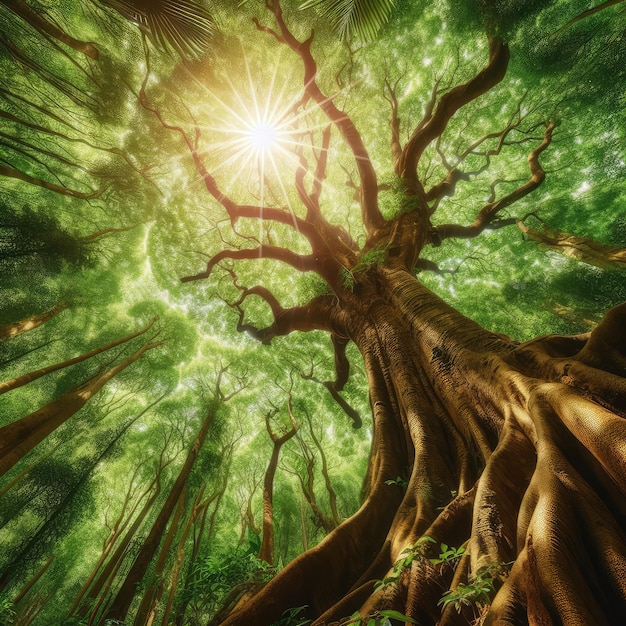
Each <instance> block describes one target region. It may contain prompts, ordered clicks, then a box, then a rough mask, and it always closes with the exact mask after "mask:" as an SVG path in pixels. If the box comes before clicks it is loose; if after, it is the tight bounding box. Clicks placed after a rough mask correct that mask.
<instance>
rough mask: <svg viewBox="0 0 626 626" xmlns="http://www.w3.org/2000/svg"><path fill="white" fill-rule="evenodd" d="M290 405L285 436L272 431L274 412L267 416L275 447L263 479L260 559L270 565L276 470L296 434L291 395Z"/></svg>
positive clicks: (266, 420)
mask: <svg viewBox="0 0 626 626" xmlns="http://www.w3.org/2000/svg"><path fill="white" fill-rule="evenodd" d="M289 403H290V404H289V406H290V409H289V412H290V415H291V423H292V427H291V429H290V430H289V431H288V432H286V433H285V434H284V435H282V436H280V437H279V436H278V435H276V433H274V432H273V431H272V427H271V425H270V419H271V417H272V415H273V412H270V413H268V414H267V415H266V416H265V424H266V426H267V432H268V433H269V435H270V438H271V440H272V442H273V444H274V445H273V447H272V454H271V456H270V462H269V463H268V465H267V469H266V470H265V478H264V479H263V531H262V539H261V550H260V551H259V559H261V561H265V562H266V563H269V565H273V564H274V476H275V475H276V468H277V467H278V459H279V457H280V449H281V448H282V447H283V445H284V444H285V443H287V441H289V440H290V439H291V438H292V437H293V436H294V435H295V434H296V422H295V421H294V418H293V414H291V395H290V396H289Z"/></svg>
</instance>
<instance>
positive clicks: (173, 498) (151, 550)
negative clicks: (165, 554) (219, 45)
mask: <svg viewBox="0 0 626 626" xmlns="http://www.w3.org/2000/svg"><path fill="white" fill-rule="evenodd" d="M225 371H226V369H225V368H224V369H222V370H220V372H219V374H218V376H217V381H216V383H215V392H214V398H213V400H212V401H211V403H210V405H209V407H208V408H207V409H206V414H205V417H204V419H203V420H202V422H201V424H200V428H199V430H198V434H197V435H196V437H195V439H194V441H193V443H192V445H191V447H190V448H189V451H188V453H187V457H186V459H185V461H184V463H183V465H182V467H181V468H180V471H179V473H178V476H177V477H176V480H175V481H174V484H173V485H172V487H171V488H170V490H169V493H168V494H167V498H166V499H165V502H164V503H163V506H162V507H161V509H160V510H159V512H158V514H157V517H156V519H155V520H154V522H153V524H152V527H151V528H150V531H149V532H148V535H147V537H146V538H145V540H144V541H143V543H142V545H141V547H140V549H139V552H138V553H137V556H136V557H135V560H134V562H133V564H132V566H131V568H130V570H129V572H128V574H127V575H126V577H125V578H124V581H123V582H122V584H121V586H120V588H119V589H118V591H117V594H116V595H115V598H114V599H113V602H112V603H111V606H110V607H109V608H108V610H107V611H106V616H105V617H104V618H103V619H102V623H104V620H105V619H111V620H119V621H124V619H125V618H126V614H127V613H128V609H129V608H130V605H131V602H132V601H133V598H134V597H135V594H136V592H137V585H138V583H139V582H141V580H142V579H143V577H144V575H145V574H146V571H147V570H148V567H149V565H150V562H151V561H152V558H153V557H154V555H155V553H156V551H157V550H158V548H159V544H160V543H161V539H162V538H163V534H164V533H165V530H166V528H167V526H168V522H169V521H170V517H171V516H172V513H173V511H174V509H175V508H176V507H177V506H178V503H179V501H180V499H181V498H182V497H183V494H184V492H185V488H186V484H187V481H188V479H189V475H190V473H191V470H192V469H193V466H194V463H195V462H196V459H197V458H198V455H199V454H200V450H201V449H202V446H203V444H204V442H205V440H206V438H207V435H208V433H209V428H210V427H211V424H212V423H213V420H214V418H215V414H216V412H217V410H218V408H219V406H220V404H221V403H223V402H226V401H228V400H229V399H230V398H232V397H233V396H234V395H235V394H237V393H238V392H239V391H240V390H241V389H236V390H235V391H234V392H232V393H230V394H225V393H224V391H223V390H222V389H221V388H220V385H221V383H222V376H223V374H224V372H225ZM181 512H182V508H181ZM173 536H174V535H172V536H171V537H172V540H173Z"/></svg>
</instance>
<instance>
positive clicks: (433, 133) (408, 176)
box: [398, 37, 509, 193]
mask: <svg viewBox="0 0 626 626" xmlns="http://www.w3.org/2000/svg"><path fill="white" fill-rule="evenodd" d="M508 62H509V50H508V46H507V45H506V44H505V43H503V42H502V40H501V39H500V38H498V37H494V38H492V39H490V40H489V62H488V64H487V65H486V66H485V68H484V69H483V70H482V71H481V72H479V73H478V74H477V75H476V76H474V77H473V78H472V79H470V80H469V81H468V82H466V83H464V84H463V85H458V86H457V87H455V88H454V89H452V90H450V91H449V92H448V93H446V94H445V95H443V96H442V97H441V99H440V101H439V104H438V105H437V106H436V108H435V110H434V112H433V113H432V115H431V116H430V117H429V118H428V121H426V122H425V123H421V124H420V125H419V126H418V127H417V128H416V129H415V131H413V134H412V135H411V137H410V139H409V141H408V142H407V144H406V146H405V147H404V151H403V154H402V158H401V159H400V163H399V166H398V169H399V171H400V172H401V174H402V176H403V178H404V180H405V182H406V185H407V188H408V189H409V190H411V191H413V192H414V193H416V192H417V191H418V190H419V189H420V187H421V186H420V183H419V181H418V178H417V165H418V163H419V160H420V158H421V156H422V154H423V153H424V150H425V149H426V148H427V147H428V145H429V144H430V143H431V142H432V141H433V140H434V139H436V138H437V137H439V136H440V135H441V134H442V133H443V132H444V131H445V129H446V127H447V125H448V122H449V121H450V120H451V119H452V116H453V115H454V114H455V113H456V112H457V111H458V110H459V109H460V108H461V107H463V106H465V105H466V104H468V103H469V102H471V101H472V100H475V99H476V98H478V97H479V96H481V95H482V94H484V93H486V92H487V91H489V90H490V89H492V88H493V87H494V86H495V85H497V84H498V83H499V82H500V81H501V80H502V79H503V78H504V75H505V73H506V69H507V66H508Z"/></svg>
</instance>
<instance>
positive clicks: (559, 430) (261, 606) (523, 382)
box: [224, 267, 626, 626]
mask: <svg viewBox="0 0 626 626" xmlns="http://www.w3.org/2000/svg"><path fill="white" fill-rule="evenodd" d="M346 300H347V302H346V303H345V305H344V306H343V312H341V313H338V315H337V322H338V323H340V322H341V323H343V325H344V328H345V332H346V335H347V336H349V337H350V339H352V340H353V341H354V342H355V343H356V345H357V346H358V348H359V350H360V352H361V354H362V356H363V359H364V362H365V367H366V371H367V375H368V380H369V388H370V402H371V406H372V412H373V420H374V439H373V444H372V451H371V458H370V466H369V471H368V476H367V477H366V497H365V500H364V502H363V505H362V507H361V509H360V510H359V511H358V512H357V513H356V514H355V515H354V516H352V517H351V518H350V519H348V520H346V521H345V522H344V523H343V524H342V525H340V526H339V527H338V528H337V529H336V530H335V531H333V532H332V533H331V534H329V535H328V536H327V537H326V538H325V539H324V540H323V541H322V542H321V543H320V544H319V545H317V546H316V547H314V548H312V549H311V550H309V551H308V552H306V553H304V554H303V555H301V556H300V557H298V558H297V559H295V560H294V561H293V562H292V563H291V564H289V565H288V566H287V567H286V568H285V569H284V570H283V571H282V572H281V573H280V574H279V575H278V576H276V578H274V579H273V580H272V581H271V582H270V583H269V584H268V585H267V586H266V587H265V588H264V589H262V590H261V591H260V592H259V593H258V594H257V595H256V596H255V597H254V598H253V599H252V600H250V601H249V602H248V603H247V604H246V605H244V606H243V607H241V608H239V609H238V610H237V611H236V612H234V613H233V614H232V615H231V616H230V617H229V618H228V619H227V620H226V621H225V622H224V626H234V625H237V626H238V625H243V624H249V623H255V624H259V625H260V624H271V623H272V622H273V621H275V620H277V619H279V618H280V616H281V614H282V612H283V611H284V610H286V609H288V608H290V607H296V606H304V605H306V606H308V607H309V608H308V610H309V612H310V615H309V617H311V618H312V619H314V624H317V625H319V626H321V625H323V624H324V625H327V624H331V623H333V622H335V621H338V620H340V619H342V618H345V617H347V616H350V615H351V614H352V613H353V612H355V611H360V612H361V614H362V615H363V616H366V615H371V616H373V615H376V614H377V612H378V611H380V610H382V609H389V608H393V609H396V610H398V611H401V612H402V613H404V614H405V615H408V616H409V617H411V618H413V619H415V620H417V622H418V623H419V624H422V625H427V624H438V625H449V624H467V623H469V622H471V621H472V620H474V619H477V618H478V617H479V616H480V617H481V619H483V620H484V621H483V622H482V623H484V624H516V625H517V624H527V623H531V624H567V625H568V626H569V625H572V626H575V625H580V626H583V625H589V624H594V625H595V624H598V625H606V624H622V623H625V622H626V566H625V563H626V536H625V530H626V498H625V497H624V496H625V495H626V456H625V454H624V449H625V443H626V421H624V417H626V380H625V376H626V305H622V306H620V307H617V308H615V309H613V310H612V311H610V312H609V313H608V314H607V316H606V317H605V319H604V320H603V322H602V323H601V324H600V325H599V326H598V327H597V329H596V330H594V332H593V333H591V334H590V335H584V336H578V337H572V338H564V337H552V336H548V337H543V338H539V339H537V340H535V341H532V342H528V343H526V344H521V345H518V344H516V343H514V342H512V341H510V340H509V339H508V338H504V337H503V336H500V335H496V334H494V333H490V332H488V331H486V330H484V329H483V328H481V327H480V326H478V325H477V324H475V323H474V322H472V321H471V320H469V319H467V318H465V317H464V316H462V315H461V314H460V313H458V312H457V311H455V310H454V309H452V308H451V307H449V306H448V305H446V304H445V303H444V302H443V301H442V300H440V299H439V298H438V297H437V296H435V295H434V294H432V293H431V292H429V291H428V290H427V289H426V288H425V287H423V286H422V285H421V284H420V283H419V282H418V281H417V280H415V278H414V277H412V276H411V275H410V274H409V273H408V272H406V271H405V270H403V269H400V268H394V267H381V268H377V269H372V270H370V271H369V272H368V273H367V275H364V276H361V277H360V279H359V281H358V282H357V284H356V285H355V287H354V298H353V299H349V298H346ZM397 476H400V477H402V478H403V479H404V480H406V482H407V483H408V485H407V488H406V491H405V492H404V493H402V489H401V488H400V487H399V486H397V485H388V484H386V483H385V481H389V480H393V479H395V478H396V477H397ZM422 537H429V538H432V540H433V542H430V541H426V542H424V543H423V544H419V545H418V546H417V547H415V544H416V542H418V541H419V540H420V538H422ZM443 544H446V545H447V546H455V547H461V546H463V547H465V553H464V554H463V556H462V557H461V558H450V557H449V558H448V559H447V560H445V559H441V558H440V556H439V555H440V553H443V552H445V548H444V547H443ZM424 546H425V547H424ZM407 549H409V550H410V551H411V552H410V553H407V552H404V551H405V550H407ZM407 554H413V557H414V558H412V559H409V560H408V561H407V560H406V557H407ZM431 559H432V560H431ZM438 561H441V562H438ZM402 563H404V564H405V565H406V566H403V565H402ZM385 578H390V579H391V580H390V581H388V583H387V584H384V585H381V586H376V585H375V584H376V581H377V580H382V579H385ZM485 580H487V582H488V585H487V588H486V591H485V593H484V594H483V595H482V596H478V595H476V596H474V598H473V599H472V600H471V601H470V602H469V603H468V604H467V605H463V604H461V603H460V604H459V606H460V608H461V612H460V613H459V612H457V610H456V609H455V607H454V606H453V603H452V602H451V603H449V604H448V606H445V607H443V608H442V605H441V603H440V601H441V599H442V596H443V594H444V592H445V591H446V590H449V589H450V590H452V591H453V594H454V593H456V594H457V596H459V595H460V594H461V592H464V591H465V592H466V590H467V589H468V587H470V588H473V589H477V588H478V585H479V582H480V581H483V582H484V581H485ZM480 584H482V583H480ZM451 598H452V599H454V595H452V596H451Z"/></svg>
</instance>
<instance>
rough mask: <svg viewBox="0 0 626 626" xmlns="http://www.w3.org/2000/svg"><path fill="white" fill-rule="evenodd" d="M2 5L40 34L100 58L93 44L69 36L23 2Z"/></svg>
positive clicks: (13, 0)
mask: <svg viewBox="0 0 626 626" xmlns="http://www.w3.org/2000/svg"><path fill="white" fill-rule="evenodd" d="M1 1H2V4H4V5H6V6H7V7H8V8H9V9H11V11H13V12H14V13H16V14H17V15H19V16H20V17H21V18H22V19H24V20H25V21H26V22H28V23H29V24H30V25H31V26H32V27H33V28H35V29H37V30H38V31H39V32H41V33H44V34H45V35H48V36H50V37H53V38H54V39H57V40H58V41H61V42H63V43H64V44H65V45H67V46H69V47H70V48H73V49H74V50H76V51H78V52H81V53H82V54H84V55H86V56H88V57H90V58H92V59H97V58H98V50H97V48H96V47H95V46H94V45H93V44H92V43H88V42H85V41H79V40H77V39H74V37H71V36H70V35H68V34H67V33H66V32H65V31H63V30H61V29H60V28H58V27H57V26H55V25H54V24H52V23H50V22H48V21H47V20H45V19H44V18H43V17H41V15H39V13H37V12H36V11H33V9H31V8H30V7H29V6H28V5H27V4H26V3H25V2H23V1H22V0H1Z"/></svg>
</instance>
